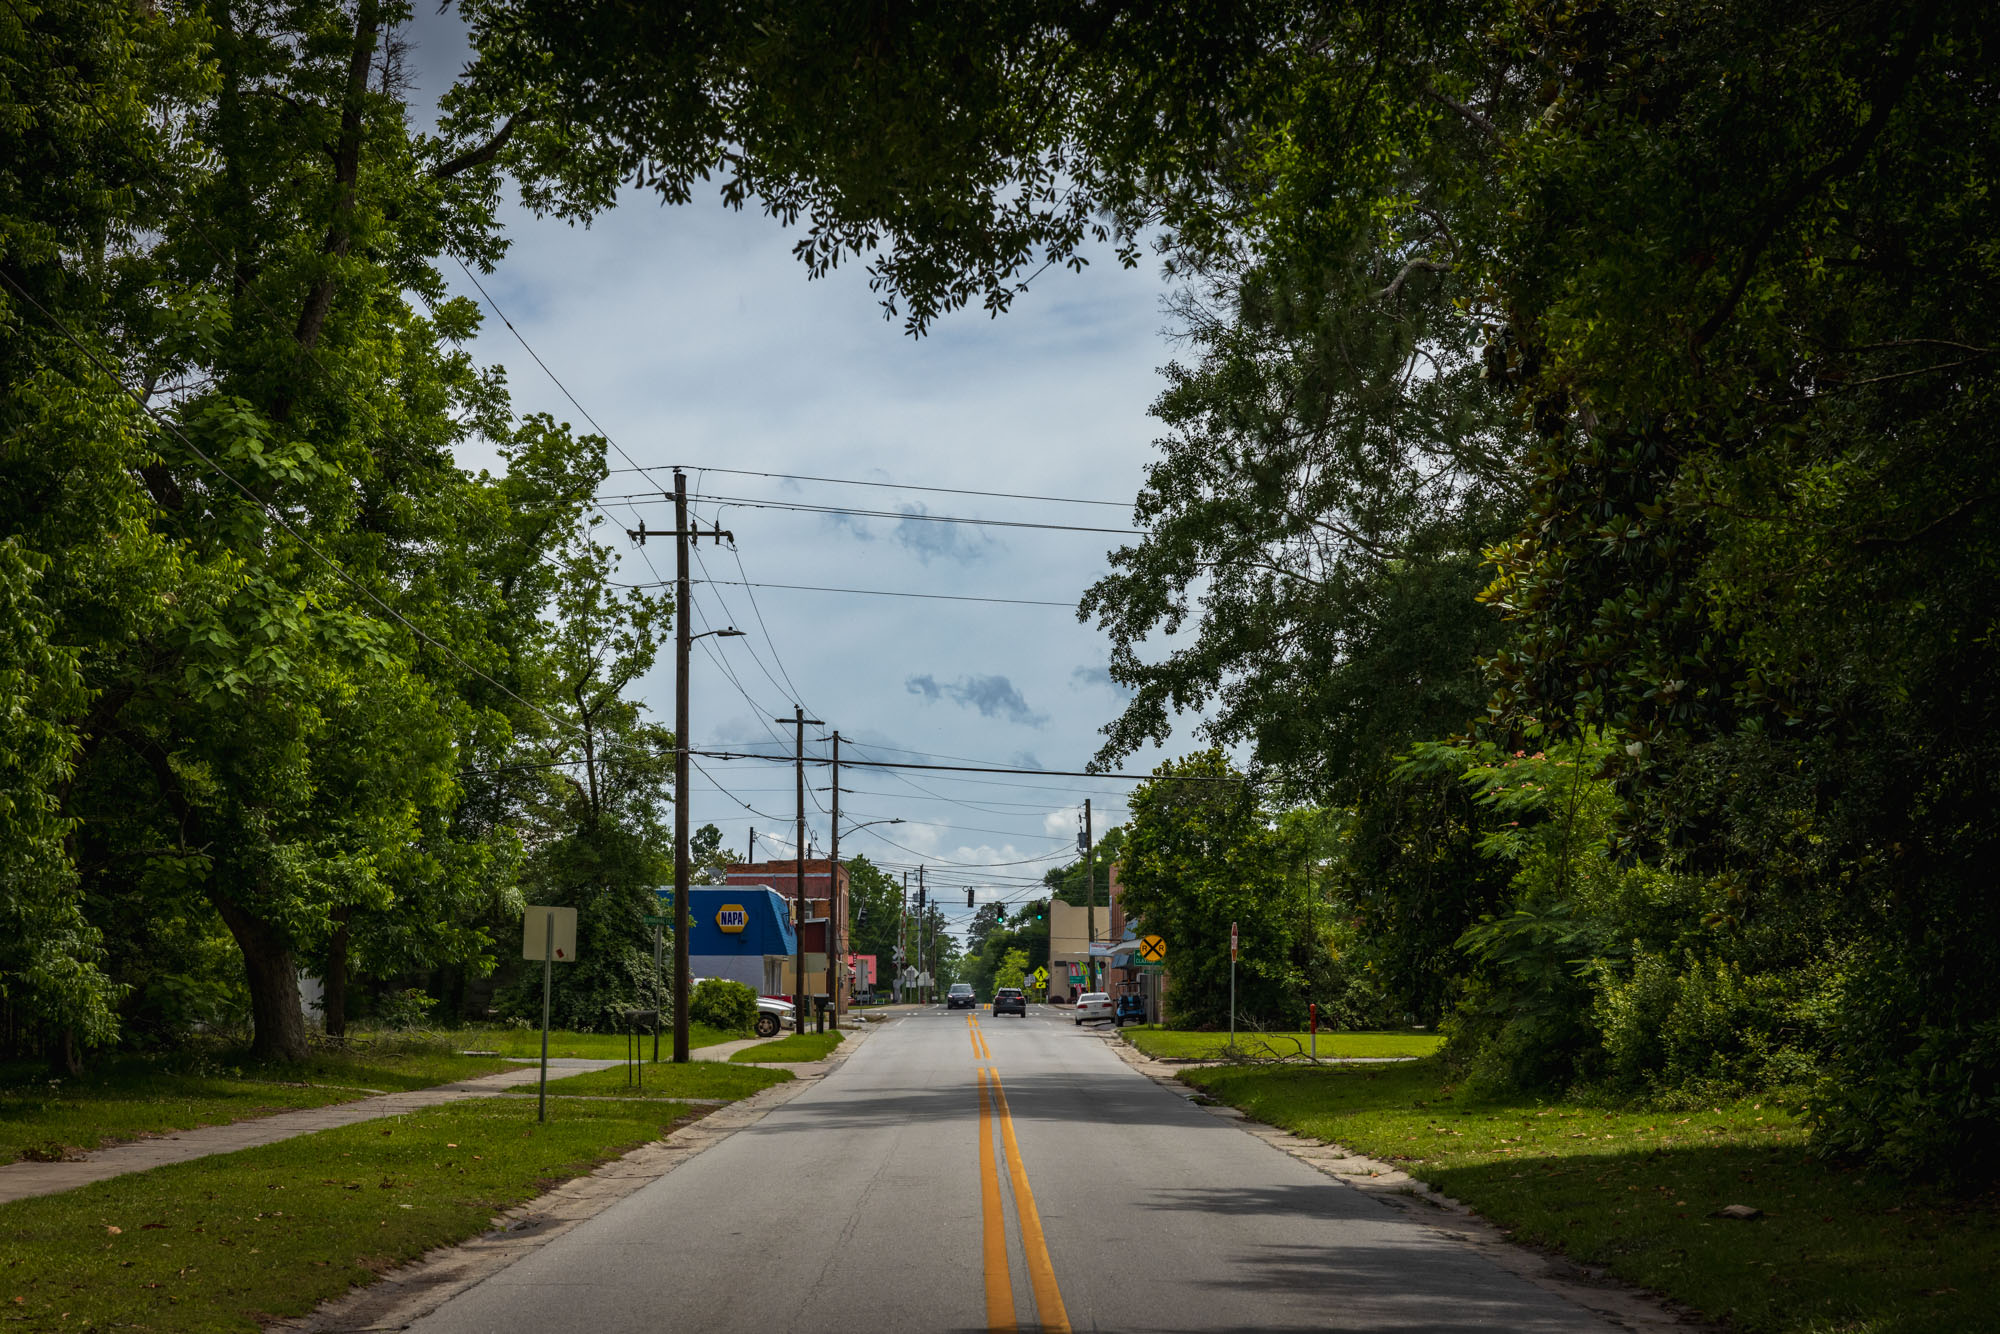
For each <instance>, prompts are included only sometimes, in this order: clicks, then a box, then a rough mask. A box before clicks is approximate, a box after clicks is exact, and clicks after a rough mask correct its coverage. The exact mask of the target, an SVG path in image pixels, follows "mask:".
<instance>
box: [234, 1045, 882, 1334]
mask: <svg viewBox="0 0 2000 1334" xmlns="http://www.w3.org/2000/svg"><path fill="white" fill-rule="evenodd" d="M842 1032H844V1033H847V1036H846V1037H845V1038H843V1039H842V1041H841V1043H840V1045H839V1046H838V1047H836V1048H835V1049H834V1051H833V1052H832V1054H831V1055H829V1056H828V1057H827V1058H826V1059H825V1060H824V1061H815V1062H812V1063H811V1064H801V1065H772V1066H767V1067H763V1068H766V1069H775V1070H790V1071H791V1072H792V1073H793V1074H794V1075H796V1076H797V1078H795V1079H793V1080H792V1081H791V1082H790V1083H785V1084H776V1085H773V1086H772V1087H770V1088H767V1089H764V1090H762V1091H760V1092H758V1093H754V1094H752V1095H751V1096H750V1097H748V1098H744V1099H742V1100H741V1101H739V1102H732V1103H728V1104H726V1105H724V1106H722V1107H720V1108H717V1109H716V1110H715V1111H713V1112H710V1113H709V1114H708V1115H706V1116H703V1117H701V1118H700V1119H698V1120H695V1121H691V1122H689V1123H687V1124H686V1125H683V1126H681V1127H680V1128H679V1129H677V1130H675V1131H673V1132H671V1133H670V1134H669V1135H668V1136H667V1137H666V1138H665V1139H661V1140H656V1141H654V1142H653V1143H651V1144H645V1145H641V1146H640V1147H639V1148H636V1149H634V1150H632V1152H630V1153H628V1154H626V1155H625V1156H624V1157H622V1158H615V1159H613V1160H612V1161H610V1162H608V1163H606V1164H604V1165H603V1166H602V1167H600V1168H598V1169H597V1170H596V1171H595V1172H592V1173H591V1174H590V1175H588V1176H581V1177H575V1178H572V1179H571V1180H569V1181H566V1182H564V1183H563V1184H562V1185H560V1186H557V1187H556V1188H555V1189H554V1190H551V1191H549V1192H548V1193H547V1194H544V1195H538V1196H536V1197H535V1198H534V1199H532V1200H529V1201H527V1202H526V1203H525V1204H521V1205H518V1206H516V1207H515V1208H513V1209H510V1210H508V1211H507V1212H506V1213H504V1214H501V1215H500V1216H499V1217H498V1218H495V1219H494V1220H493V1230H492V1231H490V1232H487V1233H484V1234H483V1235H481V1236H478V1237H475V1238H473V1239H472V1240H470V1241H464V1242H460V1243H458V1244H457V1245H454V1246H441V1247H439V1248H437V1249H436V1250H434V1251H431V1252H429V1253H427V1254H425V1255H423V1256H421V1257H419V1258H418V1259H416V1260H413V1261H411V1262H410V1263H409V1264H406V1265H403V1266H401V1267H400V1268H398V1269H393V1270H391V1271H389V1272H388V1273H387V1274H384V1275H383V1276H382V1277H381V1279H380V1280H378V1281H377V1282H375V1283H372V1284H370V1285H369V1286H367V1287H365V1288H356V1289H354V1290H353V1291H352V1292H349V1293H348V1294H347V1295H346V1296H344V1297H336V1298H334V1299H333V1300H332V1301H329V1302H325V1303H323V1304H321V1306H320V1307H319V1308H318V1309H317V1310H315V1311H313V1312H312V1313H311V1314H310V1315H307V1316H304V1317H301V1318H299V1319H297V1320H284V1321H278V1322H276V1323H274V1324H271V1325H267V1326H266V1327H265V1328H266V1330H267V1331H273V1332H275V1334H391V1332H392V1331H396V1330H403V1329H408V1328H409V1327H410V1326H411V1325H413V1324H415V1323H416V1322H417V1321H419V1320H421V1319H423V1318H424V1317H425V1316H427V1315H429V1314H430V1313H431V1312H432V1311H435V1310H437V1309H438V1308H439V1307H440V1306H443V1305H444V1304H445V1303H446V1302H448V1301H450V1300H451V1299H452V1298H454V1297H456V1296H458V1295H459V1294H460V1293H462V1292H465V1291H466V1290H467V1289H469V1288H473V1287H476V1286H477V1285H478V1284H480V1283H482V1282H484V1281H485V1280H486V1279H488V1278H490V1277H492V1276H493V1275H494V1274H497V1273H499V1272H500V1271H501V1270H503V1269H505V1268H506V1267H507V1266H508V1265H511V1264H513V1263H514V1262H515V1261H517V1260H520V1259H522V1258H523V1257H525V1256H527V1255H528V1254H529V1253H530V1252H532V1251H534V1250H536V1249H538V1248H539V1247H541V1246H543V1245H546V1244H547V1243H548V1242H550V1241H552V1240H554V1239H555V1238H557V1237H560V1236H561V1235H562V1234H563V1233H565V1232H568V1231H569V1230H570V1229H571V1228H573V1227H575V1226H576V1225H577V1224H579V1223H582V1222H584V1221H585V1220H586V1219H590V1218H594V1217H596V1216H597V1215H598V1214H600V1213H603V1212H604V1211H605V1210H606V1209H608V1208H610V1207H611V1206H612V1205H614V1204H616V1203H618V1201H620V1200H622V1199H624V1198H625V1197H626V1196H628V1195H631V1194H634V1193H636V1192H638V1191H640V1190H643V1189H644V1188H645V1187H647V1186H649V1185H651V1184H652V1183H653V1182H655V1181H658V1180H659V1179H660V1178H661V1177H663V1176H665V1175H666V1174H667V1173H669V1172H671V1171H673V1170H674V1169H675V1168H676V1167H679V1166H680V1165H681V1164H682V1163H684V1162H686V1161H688V1160H689V1159H690V1158H693V1157H694V1156H695V1155H696V1154H698V1153H701V1152H703V1151H704V1150H706V1149H709V1148H712V1147H714V1146H715V1145H717V1144H720V1143H721V1142H722V1141H723V1140H725V1139H728V1138H729V1137H730V1136H731V1135H733V1134H735V1133H736V1132H737V1131H739V1130H743V1129H745V1128H747V1127H749V1126H753V1125H755V1124H757V1122H759V1121H761V1120H763V1119H764V1118H765V1117H766V1116H768V1115H770V1113H771V1112H772V1111H773V1110H775V1109H776V1108H778V1107H782V1106H783V1105H784V1104H786V1103H788V1102H790V1101H791V1100H792V1099H793V1098H796V1097H797V1096H799V1094H801V1093H803V1092H804V1091H805V1090H807V1089H808V1088H811V1087H812V1086H813V1085H814V1084H816V1083H818V1082H819V1081H820V1080H822V1079H824V1078H826V1077H827V1076H828V1075H830V1074H832V1073H833V1072H834V1071H835V1070H837V1069H839V1068H840V1066H841V1065H842V1064H843V1063H844V1062H845V1061H846V1060H847V1058H848V1057H849V1056H851V1055H852V1054H853V1053H854V1049H855V1048H857V1047H859V1046H860V1045H861V1043H862V1039H863V1037H864V1036H865V1033H864V1031H862V1030H854V1031H852V1032H849V1031H848V1030H845V1029H843V1030H842Z"/></svg>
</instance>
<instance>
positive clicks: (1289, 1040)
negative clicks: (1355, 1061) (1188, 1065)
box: [1124, 1024, 1442, 1061]
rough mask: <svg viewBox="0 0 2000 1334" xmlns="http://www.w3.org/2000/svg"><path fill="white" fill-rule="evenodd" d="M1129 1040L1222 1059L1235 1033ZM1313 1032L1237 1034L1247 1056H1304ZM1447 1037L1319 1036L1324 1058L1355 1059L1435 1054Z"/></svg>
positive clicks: (1147, 1031)
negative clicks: (1440, 1043)
mask: <svg viewBox="0 0 2000 1334" xmlns="http://www.w3.org/2000/svg"><path fill="white" fill-rule="evenodd" d="M1124 1033H1125V1040H1126V1041H1127V1042H1129V1043H1131V1044H1132V1045H1133V1046H1135V1047H1137V1048H1138V1049H1139V1050H1140V1051H1143V1052H1145V1053H1146V1054H1147V1055H1148V1056H1153V1057H1159V1058H1164V1059H1167V1060H1186V1061H1219V1060H1221V1059H1223V1057H1224V1056H1225V1055H1227V1050H1228V1046H1229V1034H1227V1033H1188V1032H1182V1031H1180V1030H1178V1029H1166V1028H1156V1027H1154V1026H1152V1025H1150V1024H1148V1025H1145V1026H1143V1027H1142V1026H1140V1025H1136V1024H1135V1025H1133V1026H1131V1027H1128V1028H1126V1029H1125V1030H1124ZM1312 1040H1313V1039H1312V1035H1311V1034H1309V1033H1247V1032H1239V1033H1237V1035H1236V1049H1237V1051H1239V1052H1240V1053H1242V1054H1243V1055H1245V1056H1256V1057H1272V1056H1304V1055H1305V1054H1306V1053H1307V1052H1308V1051H1310V1050H1312ZM1441 1041H1442V1039H1441V1038H1439V1037H1438V1035H1437V1034H1435V1033H1411V1032H1399V1033H1333V1032H1329V1031H1327V1030H1324V1029H1322V1030H1321V1031H1320V1035H1319V1057H1320V1059H1321V1060H1323V1061H1324V1060H1329V1059H1337V1058H1342V1057H1353V1056H1429V1055H1430V1054H1431V1053H1432V1052H1434V1051H1436V1050H1437V1049H1438V1044H1439V1042H1441Z"/></svg>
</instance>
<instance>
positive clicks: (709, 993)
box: [688, 977, 757, 1033]
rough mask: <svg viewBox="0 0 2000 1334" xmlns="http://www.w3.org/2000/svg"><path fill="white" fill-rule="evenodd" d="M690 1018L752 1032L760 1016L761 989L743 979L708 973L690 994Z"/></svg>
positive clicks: (713, 1026)
mask: <svg viewBox="0 0 2000 1334" xmlns="http://www.w3.org/2000/svg"><path fill="white" fill-rule="evenodd" d="M688 1018H690V1019H692V1020H694V1021H695V1022H696V1023H700V1024H707V1025H708V1026H709V1027H710V1028H719V1029H721V1030H723V1031H724V1032H726V1033H748V1032H749V1031H750V1025H751V1024H753V1023H755V1022H756V1019H757V993H756V992H755V991H752V990H751V989H750V988H749V987H746V986H744V985H743V984H742V983H741V982H731V981H730V980H729V979H728V978H724V977H705V978H703V979H702V980H701V981H700V982H699V983H698V984H696V986H695V989H694V994H693V995H692V996H690V997H688Z"/></svg>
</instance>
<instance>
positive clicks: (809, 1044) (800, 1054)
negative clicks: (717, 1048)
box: [729, 1028, 841, 1065]
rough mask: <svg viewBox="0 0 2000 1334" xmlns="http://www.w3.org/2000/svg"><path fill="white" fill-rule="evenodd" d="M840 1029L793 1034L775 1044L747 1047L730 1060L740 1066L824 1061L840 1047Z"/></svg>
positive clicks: (765, 1043) (734, 1054)
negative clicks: (762, 1062)
mask: <svg viewBox="0 0 2000 1334" xmlns="http://www.w3.org/2000/svg"><path fill="white" fill-rule="evenodd" d="M840 1040H841V1034H840V1030H839V1029H834V1028H830V1029H828V1030H827V1031H826V1032H824V1033H793V1034H791V1035H789V1036H787V1037H782V1038H779V1039H778V1040H777V1041H775V1042H760V1043H758V1044H757V1045H756V1046H754V1047H745V1048H744V1049H743V1050H742V1051H739V1052H734V1053H732V1054H731V1055H730V1057H729V1059H730V1060H732V1061H735V1062H737V1063H738V1064H740V1065H752V1064H755V1063H756V1062H758V1061H775V1062H778V1063H781V1064H782V1063H788V1062H793V1061H823V1060H825V1059H826V1058H827V1057H829V1056H831V1055H832V1054H833V1049H834V1048H835V1047H838V1046H839V1045H840Z"/></svg>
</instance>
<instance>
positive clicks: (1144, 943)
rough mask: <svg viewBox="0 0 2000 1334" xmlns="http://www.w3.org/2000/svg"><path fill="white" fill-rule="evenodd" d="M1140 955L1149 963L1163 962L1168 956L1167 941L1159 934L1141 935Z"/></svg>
mask: <svg viewBox="0 0 2000 1334" xmlns="http://www.w3.org/2000/svg"><path fill="white" fill-rule="evenodd" d="M1139 957H1140V958H1141V959H1144V960H1145V961H1146V962H1147V963H1160V962H1163V961H1164V960H1165V959H1166V957H1167V942H1166V941H1164V940H1162V939H1161V938H1160V937H1158V936H1141V937H1140V938H1139Z"/></svg>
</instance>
